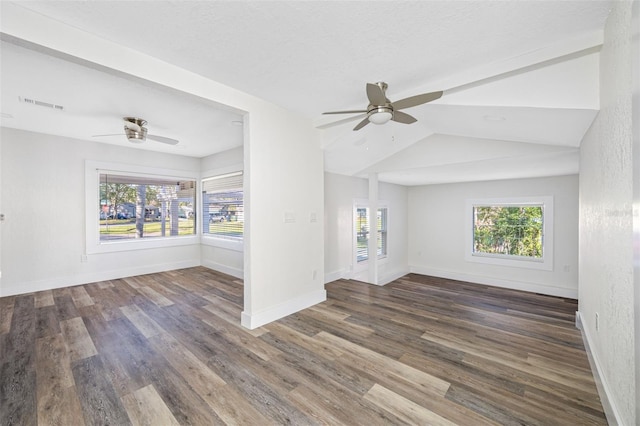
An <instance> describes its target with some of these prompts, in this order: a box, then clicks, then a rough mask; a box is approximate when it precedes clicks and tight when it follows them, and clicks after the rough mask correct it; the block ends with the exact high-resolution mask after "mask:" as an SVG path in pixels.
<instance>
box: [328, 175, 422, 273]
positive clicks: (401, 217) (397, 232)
mask: <svg viewBox="0 0 640 426" xmlns="http://www.w3.org/2000/svg"><path fill="white" fill-rule="evenodd" d="M324 176H325V178H324V185H325V196H324V200H325V201H324V208H325V218H326V220H325V244H324V255H325V267H324V271H325V281H326V282H329V281H333V280H336V279H339V278H351V277H352V273H353V260H354V259H353V258H354V255H353V203H354V200H356V199H360V200H366V199H368V197H369V194H368V193H369V187H368V181H367V180H366V179H361V178H355V177H350V176H343V175H338V174H334V173H325V175H324ZM378 193H379V196H378V198H379V200H380V201H379V202H380V204H385V205H386V206H387V207H388V209H389V210H388V214H389V217H388V220H389V223H388V256H387V259H384V260H383V261H379V262H378V277H379V280H378V281H379V283H380V284H386V283H387V282H390V281H392V280H393V279H395V278H398V277H400V276H402V275H404V274H406V273H408V272H409V270H408V264H407V244H406V241H407V188H406V187H404V186H400V185H393V184H389V183H384V182H380V183H379V186H378ZM358 278H360V279H364V280H366V273H365V274H363V275H362V277H358Z"/></svg>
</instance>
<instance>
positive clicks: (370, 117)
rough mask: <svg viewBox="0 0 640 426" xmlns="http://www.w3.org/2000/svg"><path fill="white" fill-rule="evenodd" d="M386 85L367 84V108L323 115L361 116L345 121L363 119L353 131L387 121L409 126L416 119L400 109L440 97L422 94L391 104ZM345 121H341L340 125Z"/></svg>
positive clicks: (438, 94) (433, 94) (434, 94)
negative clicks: (370, 124)
mask: <svg viewBox="0 0 640 426" xmlns="http://www.w3.org/2000/svg"><path fill="white" fill-rule="evenodd" d="M387 87H388V86H387V83H385V82H382V81H379V82H377V83H367V98H369V106H367V109H363V110H351V111H330V112H323V114H361V115H358V116H355V117H352V118H350V119H348V120H346V121H350V120H356V119H358V118H361V117H364V120H362V121H361V122H360V123H358V125H357V126H356V127H354V128H353V130H360V129H362V128H363V127H364V126H366V125H367V124H369V123H374V124H384V123H386V122H388V121H389V120H391V121H395V122H397V123H403V124H411V123H415V122H416V121H418V120H416V118H415V117H412V116H411V115H409V114H407V113H404V112H401V111H400V110H401V109H405V108H411V107H414V106H418V105H422V104H426V103H427V102H431V101H435V100H436V99H439V98H440V97H441V96H442V91H439V92H431V93H423V94H421V95H416V96H411V97H408V98H405V99H401V100H399V101H396V102H391V101H390V100H389V99H388V98H387V95H386V90H387ZM344 121H345V120H341V121H340V123H342V122H344Z"/></svg>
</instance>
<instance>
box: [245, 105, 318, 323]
mask: <svg viewBox="0 0 640 426" xmlns="http://www.w3.org/2000/svg"><path fill="white" fill-rule="evenodd" d="M246 121H247V120H245V134H247V135H250V137H249V139H248V140H247V141H246V142H245V148H244V153H245V180H244V181H245V218H247V217H248V221H247V220H246V219H245V241H244V244H245V245H244V247H245V263H244V265H245V275H244V278H245V310H244V312H243V318H242V320H243V324H244V325H246V326H247V327H249V328H254V327H256V326H259V325H261V324H264V323H266V322H269V321H272V320H275V319H277V318H280V317H282V316H285V315H288V314H290V313H293V312H295V311H297V310H300V309H304V308H306V307H308V306H311V305H313V304H315V303H318V302H321V301H324V300H326V292H325V290H324V282H323V279H322V276H323V274H322V271H323V269H324V251H323V235H324V214H323V210H324V208H323V194H324V180H323V155H322V151H321V149H320V138H319V134H318V131H317V130H316V129H314V128H313V126H312V125H311V122H308V121H306V120H301V119H299V117H295V116H292V115H290V114H288V113H286V112H285V111H284V110H280V109H277V108H273V109H264V110H263V111H261V112H259V113H256V114H252V115H251V116H250V117H249V118H248V121H249V123H248V126H247V123H246ZM247 127H248V129H247ZM247 183H248V185H247ZM247 190H248V191H249V197H247ZM247 198H248V201H249V203H247ZM285 219H286V220H285ZM247 282H249V283H251V284H252V285H251V287H250V288H247V285H246V284H247ZM254 283H258V285H253V284H254Z"/></svg>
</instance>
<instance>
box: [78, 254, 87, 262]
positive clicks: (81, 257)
mask: <svg viewBox="0 0 640 426" xmlns="http://www.w3.org/2000/svg"><path fill="white" fill-rule="evenodd" d="M86 261H87V255H86V254H81V255H80V262H81V263H85V262H86Z"/></svg>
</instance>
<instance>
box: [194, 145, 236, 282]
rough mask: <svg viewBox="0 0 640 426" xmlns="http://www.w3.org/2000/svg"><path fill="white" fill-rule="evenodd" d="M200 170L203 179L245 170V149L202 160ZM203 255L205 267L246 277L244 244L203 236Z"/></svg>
mask: <svg viewBox="0 0 640 426" xmlns="http://www.w3.org/2000/svg"><path fill="white" fill-rule="evenodd" d="M200 170H202V172H201V177H202V178H206V177H211V176H217V175H221V174H225V173H233V172H237V171H241V170H244V150H243V147H238V148H234V149H230V150H228V151H224V152H220V153H218V154H214V155H209V156H208V157H204V158H202V159H201V161H200ZM200 201H202V200H200ZM203 220H206V218H203ZM201 254H202V257H201V259H202V265H203V266H206V267H208V268H211V269H215V270H216V271H220V272H224V273H225V274H229V275H232V276H234V277H236V278H243V277H244V242H242V241H229V240H220V239H216V238H213V237H207V236H206V235H203V237H202V247H201Z"/></svg>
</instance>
